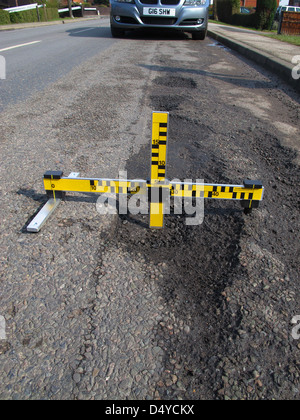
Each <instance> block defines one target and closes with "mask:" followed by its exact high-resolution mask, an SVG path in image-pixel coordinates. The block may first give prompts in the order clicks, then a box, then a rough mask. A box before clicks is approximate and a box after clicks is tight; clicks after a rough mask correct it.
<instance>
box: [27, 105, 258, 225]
mask: <svg viewBox="0 0 300 420" xmlns="http://www.w3.org/2000/svg"><path fill="white" fill-rule="evenodd" d="M168 123H169V113H168V112H153V113H152V142H151V174H150V179H149V180H143V179H136V180H126V179H106V178H80V177H79V173H77V172H72V173H71V174H70V175H69V176H68V177H64V176H63V172H62V171H47V172H46V173H45V174H44V187H45V190H46V192H47V195H48V197H49V200H48V202H47V203H46V204H45V206H44V207H43V208H42V210H41V211H40V212H39V213H38V214H37V215H36V216H35V218H34V219H33V220H32V222H31V223H30V224H29V225H28V227H27V230H28V231H29V232H39V230H40V229H41V227H42V225H43V224H44V223H45V222H46V220H47V219H48V218H49V216H50V215H51V214H52V213H53V212H54V210H55V209H56V207H57V206H58V204H59V203H60V202H61V200H62V199H63V198H64V195H65V193H66V192H79V193H96V194H103V193H112V194H118V195H120V194H125V195H126V196H127V195H131V194H137V193H138V194H140V195H147V196H148V203H149V209H150V223H149V226H150V228H158V229H159V228H162V227H163V224H164V214H165V210H166V204H167V202H168V200H169V199H170V197H180V198H196V199H219V200H234V201H240V203H241V205H242V207H243V208H244V210H245V212H246V213H249V212H251V211H252V209H254V208H257V207H258V206H259V203H260V202H261V201H262V199H263V195H264V187H263V184H262V182H260V181H250V180H246V181H244V183H243V185H227V184H205V183H197V182H196V183H193V182H178V181H169V180H168V179H167V178H166V164H167V146H168Z"/></svg>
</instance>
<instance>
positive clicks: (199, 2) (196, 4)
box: [184, 0, 206, 6]
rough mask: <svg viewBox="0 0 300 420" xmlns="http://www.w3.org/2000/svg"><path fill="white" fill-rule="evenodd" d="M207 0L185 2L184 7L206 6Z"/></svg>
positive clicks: (187, 0)
mask: <svg viewBox="0 0 300 420" xmlns="http://www.w3.org/2000/svg"><path fill="white" fill-rule="evenodd" d="M205 4H206V0H185V2H184V6H204V5H205Z"/></svg>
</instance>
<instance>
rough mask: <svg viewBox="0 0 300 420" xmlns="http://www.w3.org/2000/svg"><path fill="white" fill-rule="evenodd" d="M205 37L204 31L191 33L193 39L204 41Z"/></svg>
mask: <svg viewBox="0 0 300 420" xmlns="http://www.w3.org/2000/svg"><path fill="white" fill-rule="evenodd" d="M205 37H206V31H201V32H193V33H192V38H193V40H194V41H204V40H205Z"/></svg>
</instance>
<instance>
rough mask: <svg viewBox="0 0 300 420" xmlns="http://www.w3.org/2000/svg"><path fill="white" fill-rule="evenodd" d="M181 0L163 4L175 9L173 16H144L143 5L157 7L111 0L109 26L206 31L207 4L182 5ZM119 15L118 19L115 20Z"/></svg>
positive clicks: (182, 0) (137, 0)
mask: <svg viewBox="0 0 300 420" xmlns="http://www.w3.org/2000/svg"><path fill="white" fill-rule="evenodd" d="M183 3H184V0H181V2H180V4H179V5H177V6H172V5H170V6H165V5H161V6H159V7H162V8H171V9H175V16H172V17H160V16H151V17H150V16H144V14H143V8H144V7H151V6H152V7H157V6H156V5H155V6H154V5H149V4H147V5H146V4H142V3H140V1H139V0H136V4H127V3H118V2H115V1H113V2H111V16H110V20H111V26H112V27H114V28H119V29H123V30H130V29H138V28H161V29H163V28H164V29H175V30H176V29H177V30H181V31H185V32H194V31H206V30H207V23H208V6H206V5H205V6H201V7H199V6H198V7H195V6H183ZM116 17H119V21H117V20H116Z"/></svg>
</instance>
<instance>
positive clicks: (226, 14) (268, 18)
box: [216, 0, 277, 30]
mask: <svg viewBox="0 0 300 420" xmlns="http://www.w3.org/2000/svg"><path fill="white" fill-rule="evenodd" d="M216 1H217V3H216V7H217V16H218V19H219V20H220V21H222V22H225V23H229V24H232V25H237V26H245V27H248V28H256V29H260V30H270V29H271V27H272V24H273V22H274V16H275V13H276V9H277V0H257V9H256V12H255V13H253V14H241V13H240V1H239V0H216Z"/></svg>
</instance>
